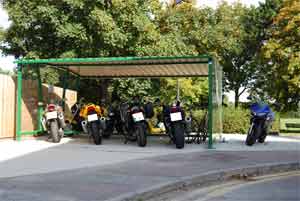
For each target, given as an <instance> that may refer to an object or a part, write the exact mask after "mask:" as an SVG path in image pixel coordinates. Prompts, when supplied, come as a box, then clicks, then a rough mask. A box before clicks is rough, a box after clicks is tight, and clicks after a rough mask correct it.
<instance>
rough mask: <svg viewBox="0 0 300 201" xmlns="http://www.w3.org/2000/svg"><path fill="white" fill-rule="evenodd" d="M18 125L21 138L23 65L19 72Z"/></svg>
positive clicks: (19, 138) (17, 129)
mask: <svg viewBox="0 0 300 201" xmlns="http://www.w3.org/2000/svg"><path fill="white" fill-rule="evenodd" d="M17 76H18V78H17V82H18V83H17V88H18V89H17V122H16V123H17V125H16V140H17V141H20V140H21V129H22V128H21V126H22V116H21V115H22V66H21V65H18V73H17Z"/></svg>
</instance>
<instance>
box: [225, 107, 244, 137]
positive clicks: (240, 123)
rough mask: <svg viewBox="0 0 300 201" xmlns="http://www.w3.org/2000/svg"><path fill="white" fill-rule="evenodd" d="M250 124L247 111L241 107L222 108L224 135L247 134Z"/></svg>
mask: <svg viewBox="0 0 300 201" xmlns="http://www.w3.org/2000/svg"><path fill="white" fill-rule="evenodd" d="M249 124H250V112H249V109H244V108H241V107H237V108H234V107H225V108H223V132H224V133H247V131H248V129H249V126H250V125H249Z"/></svg>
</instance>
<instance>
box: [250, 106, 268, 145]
mask: <svg viewBox="0 0 300 201" xmlns="http://www.w3.org/2000/svg"><path fill="white" fill-rule="evenodd" d="M250 110H251V119H250V123H251V126H250V128H249V130H248V134H247V138H246V145H248V146H252V145H253V144H254V143H255V142H256V141H258V142H260V143H264V142H265V139H266V137H267V135H268V133H269V130H270V127H271V125H272V122H273V121H274V113H273V112H272V110H271V108H270V107H269V106H268V105H267V104H259V103H254V104H252V105H251V106H250Z"/></svg>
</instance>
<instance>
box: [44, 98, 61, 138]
mask: <svg viewBox="0 0 300 201" xmlns="http://www.w3.org/2000/svg"><path fill="white" fill-rule="evenodd" d="M42 125H43V128H44V130H46V131H47V132H48V133H49V134H50V139H52V142H54V143H59V142H60V140H61V138H62V137H63V135H64V128H65V126H66V124H65V120H64V114H63V111H62V108H61V107H60V106H59V105H57V104H53V103H50V104H47V105H46V108H45V113H44V116H43V119H42Z"/></svg>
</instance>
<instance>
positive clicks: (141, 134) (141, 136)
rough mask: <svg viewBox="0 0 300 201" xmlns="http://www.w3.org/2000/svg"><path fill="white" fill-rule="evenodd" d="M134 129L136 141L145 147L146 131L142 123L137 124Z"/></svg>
mask: <svg viewBox="0 0 300 201" xmlns="http://www.w3.org/2000/svg"><path fill="white" fill-rule="evenodd" d="M136 129H137V130H136V132H137V133H136V134H137V135H136V137H137V143H138V145H139V146H140V147H145V146H146V144H147V136H146V131H145V129H144V127H143V126H142V125H138V126H137V128H136Z"/></svg>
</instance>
